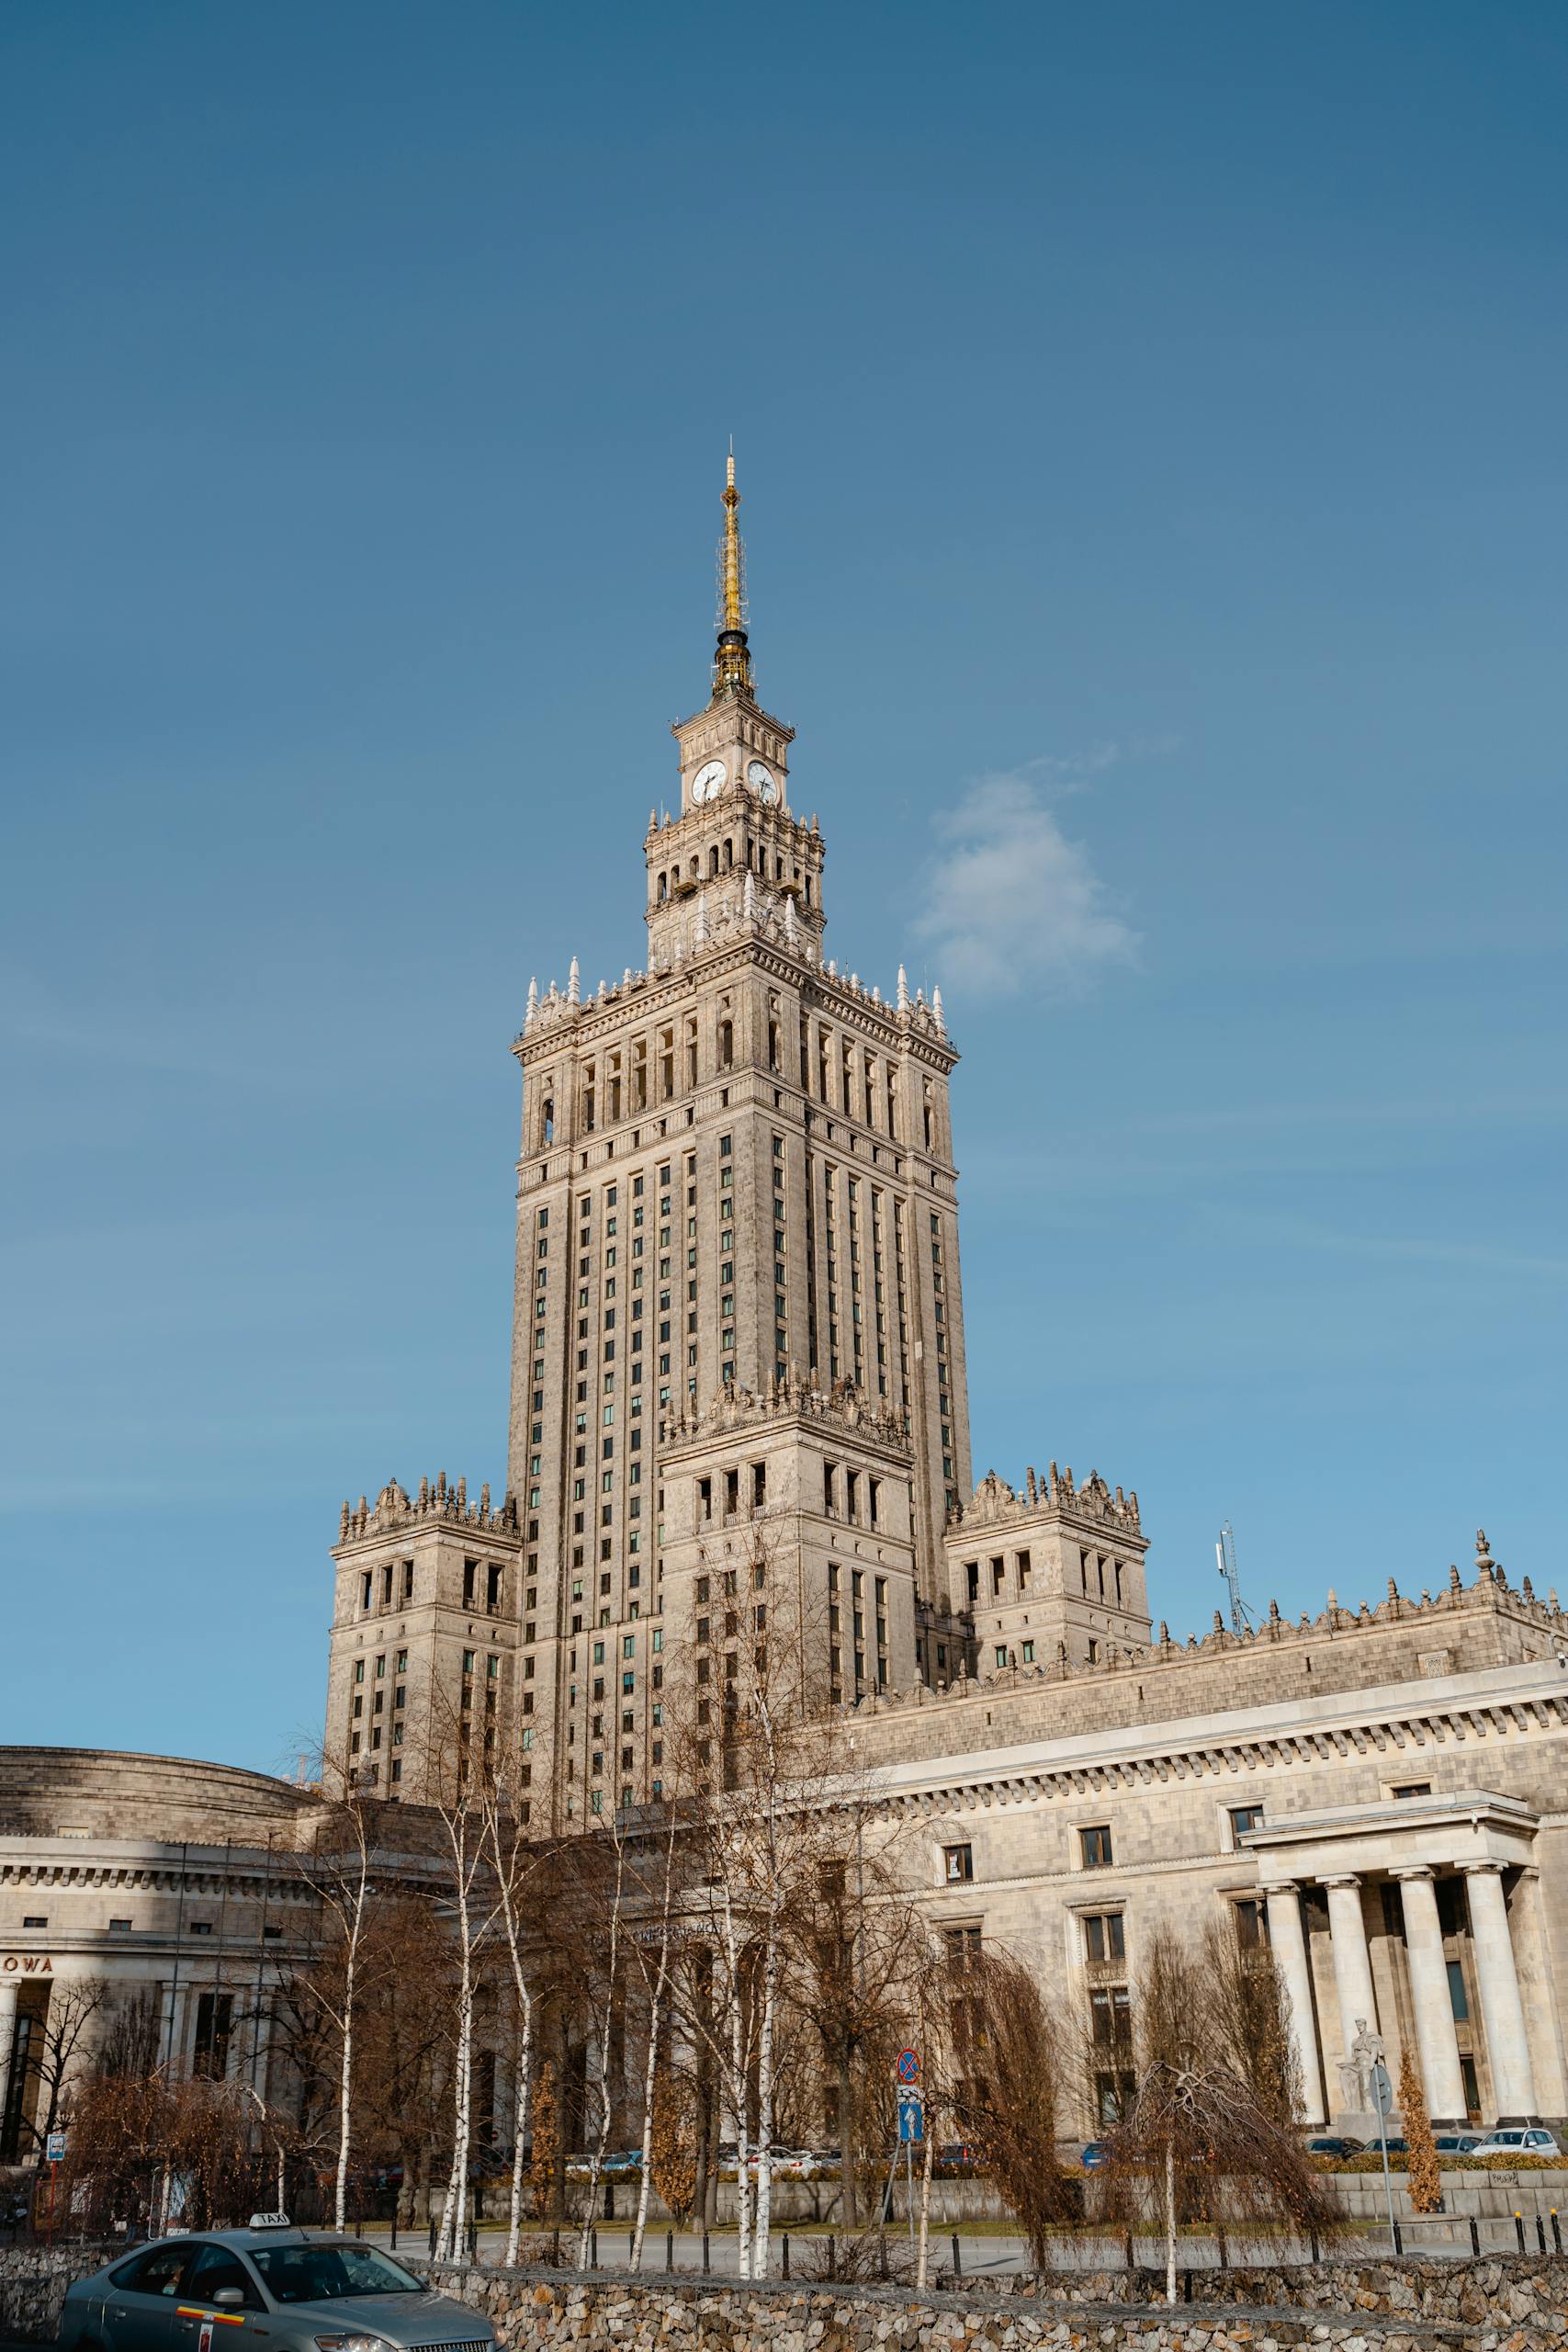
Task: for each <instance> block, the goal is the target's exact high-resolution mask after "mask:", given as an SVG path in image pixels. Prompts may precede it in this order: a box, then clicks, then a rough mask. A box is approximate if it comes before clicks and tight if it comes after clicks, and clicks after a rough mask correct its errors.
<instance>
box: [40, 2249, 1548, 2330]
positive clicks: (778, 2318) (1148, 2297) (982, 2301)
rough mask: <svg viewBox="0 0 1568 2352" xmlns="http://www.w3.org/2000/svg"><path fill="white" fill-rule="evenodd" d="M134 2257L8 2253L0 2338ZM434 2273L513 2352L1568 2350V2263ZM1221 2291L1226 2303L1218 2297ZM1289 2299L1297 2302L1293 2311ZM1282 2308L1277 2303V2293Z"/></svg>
mask: <svg viewBox="0 0 1568 2352" xmlns="http://www.w3.org/2000/svg"><path fill="white" fill-rule="evenodd" d="M121 2250H123V2249H122V2247H121V2246H102V2245H98V2246H73V2247H72V2246H56V2247H44V2246H17V2247H12V2248H10V2249H9V2250H3V2249H0V2339H9V2340H11V2341H13V2342H17V2343H26V2344H49V2343H52V2342H54V2341H55V2339H56V2333H57V2329H58V2326H59V2319H60V2312H61V2307H62V2302H63V2300H64V2295H65V2290H66V2288H67V2286H68V2285H69V2284H70V2282H71V2280H72V2279H73V2278H80V2277H82V2276H84V2275H85V2274H86V2273H89V2272H91V2271H93V2270H95V2269H96V2268H97V2267H99V2266H100V2265H101V2264H103V2263H104V2262H106V2261H107V2260H109V2259H111V2258H112V2256H113V2255H114V2254H115V2253H116V2252H118V2251H121ZM421 2268H422V2272H423V2275H425V2276H428V2277H429V2278H430V2280H431V2283H432V2284H433V2285H434V2286H437V2287H439V2288H441V2289H442V2290H444V2291H445V2292H446V2293H448V2294H451V2295H455V2296H457V2298H458V2299H459V2300H460V2301H463V2302H466V2303H468V2305H469V2306H470V2308H472V2309H474V2310H478V2311H481V2312H484V2314H485V2315H486V2317H487V2318H488V2319H489V2320H490V2321H491V2325H492V2326H493V2327H494V2330H495V2334H496V2337H497V2340H498V2342H499V2343H500V2344H501V2345H502V2346H503V2347H504V2352H555V2347H562V2352H564V2347H566V2346H571V2347H573V2352H581V2348H582V2347H598V2346H612V2345H613V2346H621V2347H625V2352H670V2348H671V2346H675V2345H677V2344H679V2345H682V2346H684V2347H686V2352H753V2347H755V2352H915V2347H917V2346H933V2347H941V2346H948V2345H953V2346H964V2347H965V2352H982V2348H983V2347H984V2352H991V2348H992V2347H994V2352H1028V2347H1031V2346H1036V2345H1038V2346H1073V2347H1077V2346H1090V2345H1093V2346H1099V2347H1101V2352H1114V2347H1116V2346H1136V2347H1138V2352H1280V2347H1284V2346H1295V2345H1312V2346H1328V2347H1333V2352H1437V2348H1438V2347H1448V2346H1452V2347H1454V2352H1461V2347H1462V2352H1537V2347H1538V2346H1539V2347H1542V2352H1544V2347H1546V2346H1554V2347H1561V2346H1562V2345H1563V2343H1564V2342H1565V2341H1568V2261H1564V2260H1562V2259H1558V2258H1549V2259H1547V2260H1544V2261H1536V2260H1532V2259H1529V2258H1528V2257H1527V2258H1525V2259H1523V2260H1517V2261H1506V2262H1505V2261H1483V2262H1470V2263H1458V2262H1425V2263H1424V2262H1404V2263H1337V2264H1325V2265H1323V2266H1320V2267H1316V2268H1314V2269H1311V2270H1305V2269H1303V2270H1300V2271H1295V2272H1291V2273H1280V2272H1279V2271H1273V2272H1269V2271H1251V2272H1248V2271H1235V2272H1230V2273H1227V2274H1225V2275H1224V2278H1220V2279H1216V2278H1213V2276H1212V2275H1211V2276H1209V2277H1207V2278H1205V2280H1204V2291H1205V2294H1206V2295H1209V2296H1210V2298H1211V2299H1210V2300H1208V2301H1204V2302H1202V2303H1197V2302H1193V2303H1184V2304H1181V2305H1179V2307H1178V2308H1177V2309H1176V2310H1175V2311H1169V2310H1168V2308H1167V2307H1166V2306H1165V2304H1164V2302H1163V2300H1162V2299H1161V2298H1162V2294H1163V2290H1162V2288H1161V2285H1160V2282H1159V2281H1158V2280H1156V2279H1155V2278H1152V2277H1147V2278H1143V2279H1142V2280H1140V2282H1139V2284H1140V2286H1141V2288H1142V2290H1143V2299H1142V2300H1141V2301H1129V2300H1127V2295H1128V2281H1127V2278H1126V2277H1125V2275H1124V2274H1122V2273H1107V2274H1105V2275H1104V2276H1103V2277H1092V2276H1088V2275H1086V2276H1083V2277H1080V2278H1074V2279H1071V2280H1066V2279H1063V2278H1051V2279H1048V2280H1038V2279H1036V2280H1022V2281H1021V2282H1020V2285H1019V2288H1018V2290H1017V2291H1016V2292H1014V2293H1011V2294H998V2293H987V2292H983V2291H979V2290H974V2291H965V2292H961V2293H939V2292H932V2293H928V2294H926V2295H919V2296H918V2295H916V2294H915V2293H914V2292H913V2291H912V2290H909V2289H908V2288H905V2287H898V2286H887V2287H875V2286H856V2287H852V2288H851V2287H842V2288H835V2287H830V2286H820V2285H801V2286H792V2285H790V2284H789V2283H788V2282H786V2281H784V2280H772V2281H768V2282H765V2283H758V2284H750V2283H740V2282H735V2281H726V2282H722V2283H721V2282H718V2281H715V2280H700V2281H698V2280H690V2279H685V2280H681V2279H654V2278H631V2277H628V2276H626V2275H621V2276H616V2275H615V2274H614V2273H606V2272H596V2273H594V2274H593V2275H592V2276H591V2277H586V2278H585V2277H583V2276H581V2274H580V2273H578V2272H575V2271H563V2270H532V2271H521V2270H511V2271H496V2270H485V2269H469V2268H468V2267H465V2266H459V2265H455V2264H454V2265H445V2266H443V2265H436V2266H434V2267H431V2268H428V2269H426V2268H425V2267H424V2266H421ZM1215 2290H1217V2292H1216V2291H1215ZM1286 2296H1288V2298H1289V2300H1288V2301H1285V2300H1283V2298H1284V2297H1286ZM1271 2299H1279V2300H1271Z"/></svg>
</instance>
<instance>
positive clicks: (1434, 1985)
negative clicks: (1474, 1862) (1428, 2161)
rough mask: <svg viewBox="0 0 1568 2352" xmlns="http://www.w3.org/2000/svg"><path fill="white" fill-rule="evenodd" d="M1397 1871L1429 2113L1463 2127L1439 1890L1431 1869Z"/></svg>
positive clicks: (1437, 2120)
mask: <svg viewBox="0 0 1568 2352" xmlns="http://www.w3.org/2000/svg"><path fill="white" fill-rule="evenodd" d="M1393 1875H1394V1877H1395V1878H1396V1879H1397V1880H1398V1881H1399V1900H1400V1904H1401V1905H1402V1907H1403V1909H1404V1954H1405V1960H1406V1963H1407V1965H1408V1967H1409V1970H1410V2003H1411V2007H1412V2008H1413V2009H1414V2010H1415V2012H1416V2049H1417V2050H1418V2051H1419V2052H1420V2053H1421V2080H1422V2083H1423V2085H1424V2086H1425V2088H1426V2093H1427V2113H1428V2114H1429V2115H1430V2117H1431V2119H1432V2120H1433V2122H1434V2123H1454V2124H1459V2125H1461V2126H1462V2124H1463V2122H1464V2120H1465V2105H1464V2080H1463V2077H1462V2075H1461V2073H1460V2068H1459V2043H1458V2041H1456V2040H1455V2038H1454V2012H1453V2002H1452V2000H1451V1999H1450V1995H1449V1971H1448V1962H1446V1961H1445V1960H1444V1958H1443V1930H1442V1926H1441V1923H1440V1922H1439V1920H1438V1895H1437V1890H1436V1888H1435V1887H1434V1885H1433V1883H1432V1873H1431V1871H1428V1870H1407V1871H1394V1873H1393Z"/></svg>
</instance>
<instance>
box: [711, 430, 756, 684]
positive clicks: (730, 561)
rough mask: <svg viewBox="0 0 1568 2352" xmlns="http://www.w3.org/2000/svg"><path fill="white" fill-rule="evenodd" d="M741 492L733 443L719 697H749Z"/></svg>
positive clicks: (716, 679)
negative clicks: (739, 513)
mask: <svg viewBox="0 0 1568 2352" xmlns="http://www.w3.org/2000/svg"><path fill="white" fill-rule="evenodd" d="M739 504H740V492H739V491H738V490H737V489H736V487H735V443H734V441H733V440H731V442H730V445H729V457H728V461H727V463H726V467H725V478H724V537H723V539H722V540H721V541H720V543H719V550H718V578H719V596H718V645H717V648H716V651H715V654H714V662H713V691H714V698H715V700H717V698H718V696H719V695H750V692H751V656H750V650H748V647H747V643H746V551H745V549H744V548H743V547H742V546H741V544H740V530H739V524H738V523H737V520H736V510H737V508H738V507H739Z"/></svg>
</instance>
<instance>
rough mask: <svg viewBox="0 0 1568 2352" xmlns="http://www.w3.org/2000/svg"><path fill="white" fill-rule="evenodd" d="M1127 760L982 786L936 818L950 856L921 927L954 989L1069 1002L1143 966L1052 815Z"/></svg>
mask: <svg viewBox="0 0 1568 2352" xmlns="http://www.w3.org/2000/svg"><path fill="white" fill-rule="evenodd" d="M1116 756H1117V753H1116V747H1115V746H1114V745H1113V744H1105V745H1102V746H1101V747H1100V749H1099V750H1098V751H1096V752H1092V753H1090V754H1089V756H1088V757H1087V758H1086V759H1083V760H1078V761H1064V760H1049V759H1042V760H1033V761H1031V762H1030V763H1029V764H1028V765H1027V766H1026V767H1022V768H1014V769H1011V770H1009V771H1007V772H1006V773H1004V774H999V775H982V776H976V778H975V779H974V781H973V782H972V783H971V784H969V785H968V786H967V787H966V788H965V790H964V795H963V797H962V798H961V799H960V800H959V802H958V804H957V806H956V807H955V808H953V809H951V810H949V811H948V812H947V813H946V814H945V815H943V816H941V817H939V818H938V819H937V820H936V824H935V831H936V833H937V836H938V839H939V840H940V841H941V842H942V845H943V846H942V851H941V853H940V854H939V855H938V856H937V857H935V858H933V859H932V860H931V864H930V865H929V866H928V868H927V871H926V876H925V884H924V888H923V891H922V896H921V904H920V909H919V912H918V914H917V915H916V918H915V924H914V929H915V933H916V935H917V936H918V937H919V938H920V939H922V940H924V941H925V942H926V943H927V944H928V945H929V947H930V950H931V968H932V971H933V974H934V976H935V978H937V979H938V980H940V981H941V982H942V984H943V985H944V986H947V985H949V984H951V985H952V986H953V987H954V988H957V989H965V988H968V989H987V990H990V991H1003V992H1011V991H1016V990H1019V989H1024V988H1037V989H1038V988H1043V989H1048V990H1049V991H1050V992H1051V993H1053V994H1055V995H1070V994H1073V993H1076V992H1077V991H1080V990H1081V989H1085V988H1087V987H1088V986H1089V983H1090V981H1091V980H1092V979H1093V978H1094V977H1095V976H1096V974H1097V973H1098V972H1099V971H1100V969H1101V968H1102V967H1104V966H1105V965H1107V964H1117V963H1127V962H1129V961H1130V960H1131V959H1132V957H1133V956H1134V953H1135V951H1136V947H1137V938H1136V934H1135V933H1134V932H1133V931H1131V930H1130V929H1129V927H1128V925H1127V924H1126V923H1125V922H1123V921H1122V917H1121V916H1120V915H1119V914H1117V913H1116V912H1115V911H1114V910H1113V909H1112V908H1111V906H1109V905H1108V904H1107V900H1106V891H1105V886H1104V884H1103V883H1102V882H1101V880H1100V876H1099V875H1098V874H1096V872H1095V870H1094V866H1093V864H1092V862H1091V860H1090V857H1089V852H1088V850H1087V849H1085V848H1084V846H1083V844H1082V843H1081V842H1075V841H1071V840H1069V839H1068V837H1067V835H1066V833H1065V832H1064V831H1063V830H1062V827H1061V824H1060V823H1059V821H1058V820H1057V817H1056V813H1055V809H1054V808H1053V806H1052V801H1053V799H1054V798H1056V797H1060V795H1061V794H1062V793H1063V792H1064V791H1073V790H1082V789H1084V788H1085V786H1084V778H1085V777H1086V775H1089V774H1090V773H1092V772H1094V771H1097V770H1100V769H1103V768H1107V767H1110V766H1111V765H1112V764H1113V763H1114V762H1115V759H1116Z"/></svg>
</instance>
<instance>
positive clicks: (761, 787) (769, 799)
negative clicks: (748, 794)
mask: <svg viewBox="0 0 1568 2352" xmlns="http://www.w3.org/2000/svg"><path fill="white" fill-rule="evenodd" d="M746 781H747V783H748V784H749V785H750V787H751V789H752V791H753V792H754V793H755V794H756V796H757V797H758V799H759V800H761V801H763V802H765V803H766V805H767V806H768V807H769V808H770V809H771V808H772V807H773V802H774V801H775V800H776V799H777V798H778V797H779V788H778V786H777V784H776V783H775V782H774V781H773V770H772V768H766V767H764V766H763V765H762V763H761V760H753V761H752V763H751V764H750V767H749V768H748V769H747V771H746Z"/></svg>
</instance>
